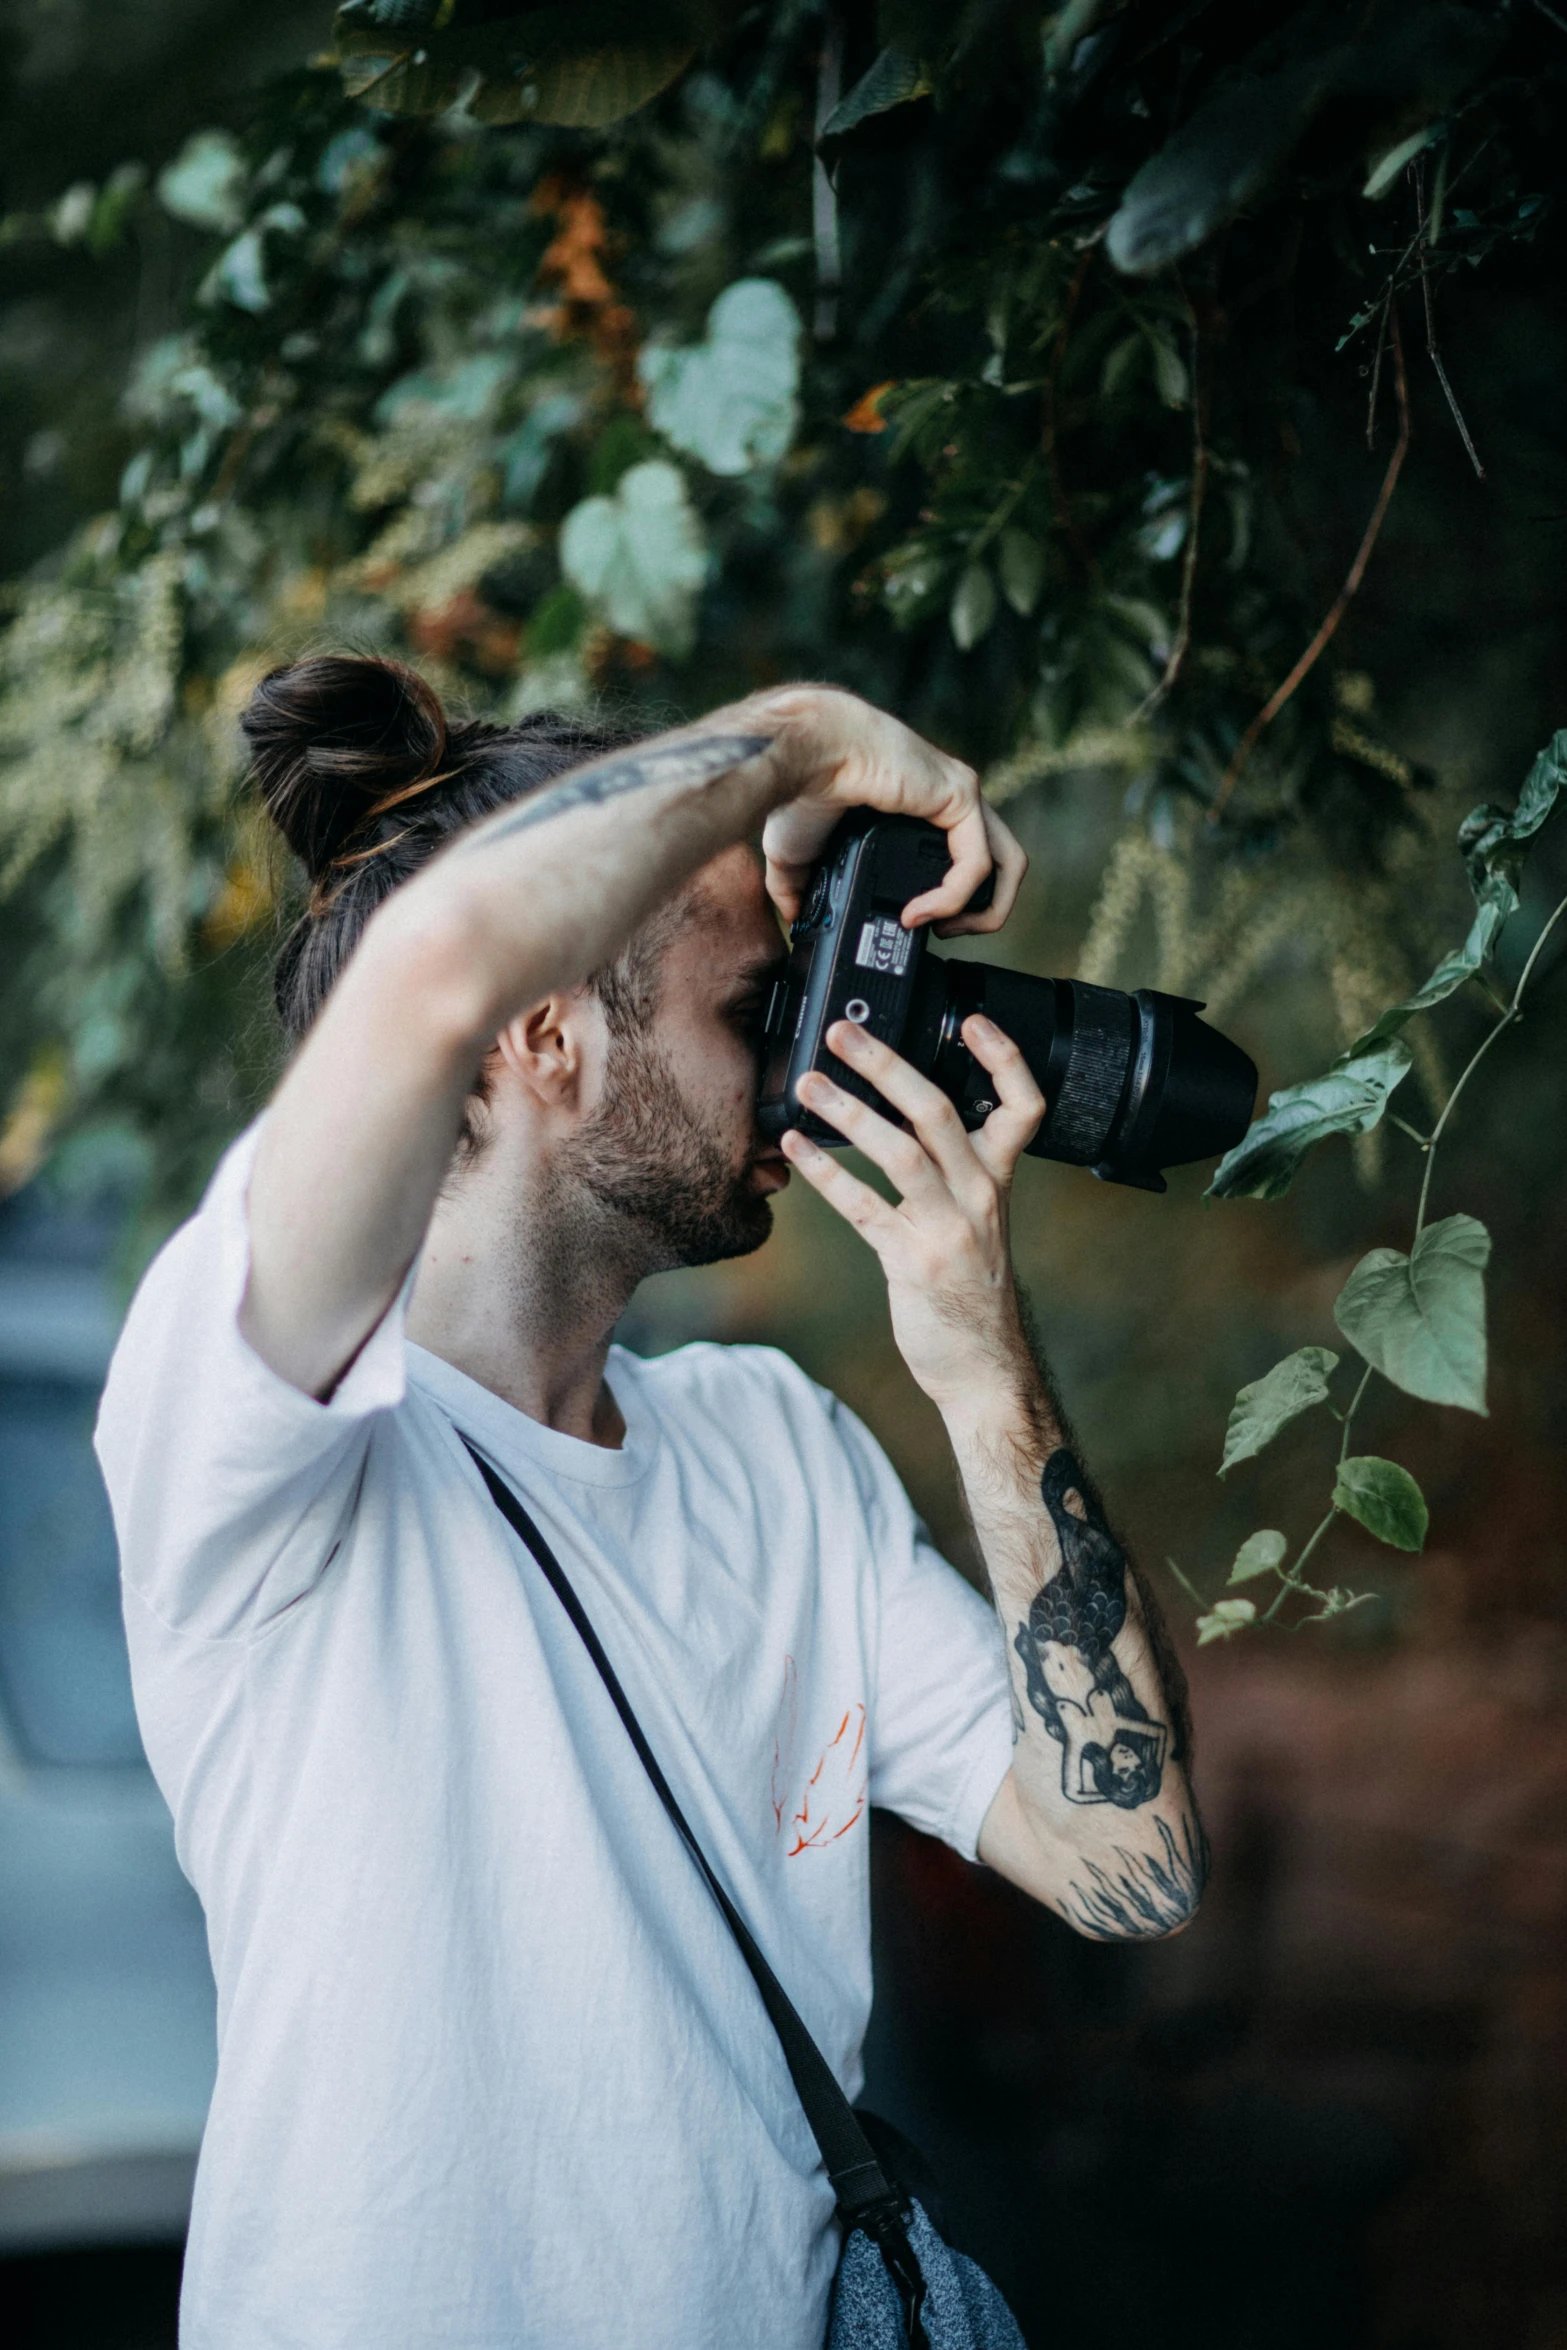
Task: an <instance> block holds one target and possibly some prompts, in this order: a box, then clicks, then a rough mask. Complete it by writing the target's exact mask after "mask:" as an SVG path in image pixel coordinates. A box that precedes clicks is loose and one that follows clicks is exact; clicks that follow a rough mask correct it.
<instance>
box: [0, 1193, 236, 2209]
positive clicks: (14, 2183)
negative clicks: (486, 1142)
mask: <svg viewBox="0 0 1567 2350" xmlns="http://www.w3.org/2000/svg"><path fill="white" fill-rule="evenodd" d="M111 1238H112V1226H111V1225H110V1224H109V1222H108V1221H107V1220H106V1219H99V1220H97V1221H94V1220H92V1219H90V1218H83V1217H76V1218H72V1217H70V1216H66V1215H63V1214H60V1213H52V1212H51V1211H50V1210H49V1209H48V1208H47V1207H46V1206H44V1205H43V1204H41V1203H39V1202H37V1201H36V1200H34V1199H30V1198H29V1197H28V1195H26V1194H23V1195H21V1196H19V1197H18V1198H17V1199H14V1200H12V1201H9V1202H7V1203H5V1205H4V1207H3V1208H0V2252H20V2251H24V2250H39V2249H43V2248H45V2247H52V2246H68V2245H74V2244H88V2243H128V2242H134V2241H155V2240H159V2239H178V2238H179V2237H180V2236H181V2235H182V2234H183V2232H184V2228H185V2222H186V2218H187V2216H188V2212H189V2206H190V2188H191V2179H192V2175H193V2172H194V2168H195V2158H196V2150H197V2146H198V2144H199V2141H200V2137H201V2130H202V2123H203V2120H204V2117H205V2113H206V2107H207V2101H208V2097H209V2095H210V2092H211V2086H212V2074H213V2064H214V2027H213V1988H212V1977H211V1972H210V1969H209V1966H208V1961H207V1946H206V1935H205V1929H204V1926H203V1921H202V1916H201V1910H200V1907H199V1904H198V1903H197V1901H196V1897H195V1895H194V1894H193V1892H192V1891H191V1888H190V1886H189V1885H188V1883H187V1882H186V1880H185V1878H184V1876H183V1875H182V1874H181V1871H180V1868H179V1865H178V1863H177V1861H176V1860H175V1857H174V1839H173V1829H172V1824H171V1822H170V1819H169V1815H168V1811H167V1809H166V1807H165V1805H164V1802H163V1799H162V1797H161V1796H160V1795H159V1793H158V1790H157V1787H156V1786H155V1785H154V1783H153V1779H152V1775H151V1773H150V1771H149V1770H148V1768H147V1764H146V1760H145V1758H144V1756H143V1754H142V1749H141V1742H140V1740H139V1738H138V1736H137V1732H136V1718H135V1714H134V1711H133V1709H132V1705H131V1688H130V1675H129V1668H128V1665H127V1660H126V1653H125V1639H124V1633H123V1630H122V1626H121V1618H120V1603H119V1590H118V1579H117V1569H116V1559H115V1548H114V1535H113V1529H112V1526H111V1524H110V1519H109V1507H108V1502H107V1499H106V1497H105V1494H104V1491H103V1486H102V1483H101V1481H100V1479H99V1475H98V1467H97V1463H96V1461H95V1459H94V1457H93V1453H92V1425H93V1416H94V1413H95V1410H96V1408H97V1400H98V1393H99V1389H100V1387H101V1386H102V1383H103V1376H104V1372H105V1370H106V1368H107V1365H108V1360H109V1354H110V1350H111V1348H112V1347H113V1344H114V1338H115V1332H116V1328H117V1325H118V1318H119V1317H118V1308H117V1304H116V1301H115V1295H114V1290H113V1286H112V1283H111V1281H110V1279H109V1276H108V1274H107V1271H106V1264H105V1260H106V1257H107V1254H108V1249H109V1245H110V1241H111Z"/></svg>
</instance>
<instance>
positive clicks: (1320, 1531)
mask: <svg viewBox="0 0 1567 2350" xmlns="http://www.w3.org/2000/svg"><path fill="white" fill-rule="evenodd" d="M1337 1516H1338V1511H1337V1510H1336V1509H1334V1510H1329V1512H1328V1514H1327V1516H1326V1517H1325V1518H1324V1519H1323V1521H1322V1523H1321V1525H1320V1526H1319V1527H1318V1528H1317V1530H1316V1532H1315V1534H1313V1535H1312V1536H1311V1538H1310V1540H1309V1541H1308V1542H1307V1543H1306V1545H1305V1547H1304V1549H1303V1550H1302V1551H1301V1554H1300V1556H1299V1558H1298V1559H1297V1560H1296V1561H1295V1564H1294V1565H1293V1566H1292V1567H1291V1568H1290V1570H1289V1572H1288V1573H1287V1574H1281V1575H1280V1577H1279V1595H1278V1597H1277V1599H1275V1601H1274V1602H1273V1605H1272V1606H1271V1607H1270V1608H1269V1609H1268V1610H1267V1612H1266V1613H1265V1614H1264V1615H1263V1617H1262V1619H1261V1620H1262V1622H1263V1623H1265V1624H1271V1623H1272V1621H1273V1619H1274V1617H1275V1616H1276V1615H1277V1614H1278V1612H1279V1610H1280V1608H1281V1607H1282V1606H1283V1605H1284V1602H1285V1601H1286V1600H1287V1599H1288V1597H1289V1595H1290V1593H1291V1592H1292V1591H1298V1590H1299V1589H1300V1587H1301V1585H1300V1571H1301V1569H1302V1567H1303V1566H1304V1565H1305V1564H1306V1561H1307V1559H1309V1558H1310V1556H1311V1554H1312V1552H1313V1551H1314V1550H1315V1549H1316V1547H1317V1544H1318V1543H1319V1542H1320V1541H1321V1540H1322V1537H1323V1536H1324V1534H1326V1532H1327V1530H1328V1528H1329V1527H1330V1526H1331V1525H1332V1523H1333V1521H1334V1519H1335V1518H1336V1517H1337Z"/></svg>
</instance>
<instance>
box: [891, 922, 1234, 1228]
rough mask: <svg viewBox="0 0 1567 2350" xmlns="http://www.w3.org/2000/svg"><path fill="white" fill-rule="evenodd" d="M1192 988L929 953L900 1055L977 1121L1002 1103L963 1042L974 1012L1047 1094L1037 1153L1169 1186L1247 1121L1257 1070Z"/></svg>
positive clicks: (1119, 1177) (1223, 1146)
mask: <svg viewBox="0 0 1567 2350" xmlns="http://www.w3.org/2000/svg"><path fill="white" fill-rule="evenodd" d="M1201 1010H1202V1006H1201V1004H1199V1003H1194V1002H1192V1001H1190V1000H1189V999H1188V998H1186V997H1184V996H1171V995H1162V994H1160V993H1159V992H1158V991H1157V990H1156V989H1154V988H1139V989H1138V991H1137V993H1136V994H1135V995H1123V994H1122V993H1121V991H1120V990H1119V989H1118V988H1113V987H1091V986H1089V985H1088V983H1087V982H1086V981H1084V980H1078V979H1036V978H1032V977H1031V976H1030V975H1029V974H1028V973H1026V972H1023V971H1005V970H1002V969H1000V968H999V967H997V966H995V965H992V964H988V963H969V962H961V963H960V962H948V961H946V960H944V959H939V958H938V957H936V956H934V955H927V956H926V957H925V960H924V962H923V964H922V966H921V969H920V973H919V977H918V981H917V983H916V989H915V999H914V1003H913V1006H912V1007H911V1017H910V1021H909V1027H908V1034H907V1041H906V1043H905V1046H904V1051H905V1053H906V1055H907V1057H908V1058H909V1059H910V1060H912V1061H913V1062H914V1064H915V1066H916V1067H917V1068H923V1069H926V1070H928V1071H929V1073H930V1075H931V1076H932V1077H933V1078H934V1079H935V1082H936V1083H937V1084H938V1085H939V1086H940V1087H941V1089H942V1091H943V1092H944V1093H946V1094H947V1095H949V1096H950V1097H951V1099H952V1101H953V1102H954V1103H955V1104H956V1105H957V1108H958V1110H959V1112H960V1114H961V1115H962V1117H963V1119H964V1123H965V1124H966V1125H969V1126H974V1125H978V1124H979V1123H980V1122H981V1121H982V1120H983V1119H984V1118H986V1117H988V1116H989V1114H990V1112H991V1110H992V1109H993V1108H994V1107H995V1101H994V1097H993V1091H992V1085H991V1080H990V1078H989V1076H988V1075H987V1073H986V1071H985V1070H984V1069H983V1068H982V1067H981V1066H980V1064H979V1063H978V1062H977V1061H976V1060H975V1058H974V1056H973V1054H972V1053H971V1052H970V1051H969V1050H968V1047H967V1046H966V1045H965V1044H964V1042H963V1039H962V1035H961V1030H962V1026H963V1022H964V1021H965V1020H966V1019H967V1018H968V1016H969V1014H970V1013H971V1012H982V1013H984V1015H985V1016H986V1018H987V1019H990V1020H993V1021H994V1022H995V1024H996V1026H997V1027H998V1028H999V1029H1001V1030H1002V1032H1003V1033H1004V1034H1005V1035H1007V1036H1009V1037H1011V1039H1012V1041H1013V1042H1014V1044H1016V1045H1017V1046H1018V1048H1019V1050H1020V1051H1021V1052H1022V1055H1023V1058H1024V1059H1025V1060H1026V1061H1027V1063H1028V1065H1029V1068H1030V1069H1031V1070H1032V1072H1033V1075H1034V1079H1035V1082H1036V1083H1037V1085H1038V1086H1039V1089H1040V1091H1041V1093H1042V1094H1043V1095H1044V1097H1045V1102H1046V1112H1045V1117H1044V1120H1043V1123H1042V1124H1041V1126H1040V1129H1039V1132H1038V1133H1037V1134H1036V1135H1035V1137H1034V1139H1033V1141H1032V1142H1031V1143H1030V1144H1029V1146H1028V1147H1029V1150H1030V1152H1031V1153H1032V1154H1033V1156H1034V1157H1036V1158H1041V1159H1058V1160H1060V1161H1062V1162H1064V1163H1065V1164H1066V1165H1068V1166H1076V1167H1091V1168H1092V1169H1093V1171H1094V1173H1095V1174H1096V1175H1098V1176H1100V1177H1102V1178H1103V1180H1104V1181H1106V1182H1109V1183H1129V1184H1135V1185H1137V1186H1138V1187H1139V1188H1140V1189H1142V1190H1145V1191H1163V1189H1164V1188H1165V1186H1164V1177H1163V1175H1162V1173H1161V1169H1163V1168H1165V1167H1178V1166H1184V1165H1185V1164H1186V1163H1187V1162H1188V1161H1189V1160H1192V1159H1205V1158H1211V1157H1215V1156H1217V1154H1218V1153H1219V1152H1221V1151H1225V1150H1228V1149H1229V1147H1230V1145H1231V1144H1232V1143H1235V1142H1238V1141H1239V1140H1240V1138H1241V1136H1242V1135H1243V1134H1244V1133H1245V1131H1246V1128H1247V1126H1248V1125H1249V1124H1250V1122H1251V1113H1252V1107H1253V1104H1254V1102H1255V1100H1256V1095H1257V1072H1256V1069H1255V1067H1254V1065H1253V1063H1252V1062H1251V1060H1250V1059H1249V1057H1248V1056H1247V1055H1246V1054H1245V1053H1243V1052H1242V1051H1241V1049H1240V1047H1239V1046H1238V1045H1236V1044H1232V1043H1231V1041H1230V1039H1229V1038H1228V1037H1227V1036H1222V1035H1220V1033H1219V1031H1218V1030H1217V1029H1215V1028H1210V1027H1209V1026H1208V1024H1207V1022H1206V1021H1205V1020H1201V1019H1199V1018H1198V1014H1199V1013H1200V1012H1201Z"/></svg>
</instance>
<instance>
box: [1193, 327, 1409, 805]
mask: <svg viewBox="0 0 1567 2350" xmlns="http://www.w3.org/2000/svg"><path fill="white" fill-rule="evenodd" d="M1388 329H1389V341H1390V342H1391V344H1392V347H1393V371H1394V372H1393V380H1394V383H1395V384H1396V386H1397V390H1398V444H1397V446H1396V447H1395V449H1394V451H1393V455H1392V460H1391V462H1390V463H1389V465H1388V469H1387V472H1386V473H1385V474H1384V475H1383V477H1382V487H1381V489H1380V490H1379V492H1378V493H1377V502H1376V504H1375V506H1373V508H1372V509H1371V520H1370V521H1369V522H1368V523H1367V524H1366V530H1365V536H1364V537H1363V538H1362V540H1361V542H1360V552H1359V553H1358V554H1357V555H1356V557H1355V560H1354V562H1353V563H1352V564H1351V565H1350V567H1349V577H1348V578H1347V579H1346V580H1345V582H1344V585H1343V586H1342V587H1341V588H1340V589H1339V592H1338V595H1337V596H1336V597H1335V599H1334V602H1333V608H1332V610H1331V611H1330V612H1329V614H1328V616H1327V618H1326V619H1325V620H1324V621H1323V623H1322V626H1321V627H1320V628H1319V629H1318V631H1317V633H1316V635H1315V636H1314V637H1313V638H1312V640H1311V642H1310V644H1309V645H1308V646H1307V647H1306V650H1305V651H1304V652H1303V653H1302V654H1301V657H1300V659H1299V660H1298V661H1297V662H1296V664H1295V666H1294V668H1293V669H1292V670H1291V671H1290V673H1289V675H1288V677H1286V679H1285V680H1284V683H1283V684H1282V685H1281V686H1280V687H1279V688H1278V690H1277V692H1276V693H1274V694H1272V695H1270V697H1269V699H1268V700H1267V701H1266V702H1264V704H1263V706H1262V708H1261V709H1260V710H1259V711H1258V713H1257V715H1256V717H1255V718H1254V719H1253V720H1252V722H1251V724H1250V725H1249V726H1248V727H1247V729H1246V731H1245V733H1244V734H1243V735H1242V736H1241V739H1240V741H1239V742H1238V743H1237V744H1236V746H1235V755H1234V757H1233V758H1232V759H1231V761H1230V763H1229V765H1228V767H1227V768H1226V769H1225V771H1224V776H1223V779H1222V781H1221V782H1220V785H1219V788H1218V790H1217V791H1216V792H1215V793H1214V796H1213V805H1212V807H1211V808H1210V809H1209V810H1208V822H1209V823H1210V824H1217V823H1218V821H1219V818H1220V817H1221V816H1222V815H1223V813H1224V809H1225V804H1226V802H1227V801H1228V799H1229V796H1230V794H1231V792H1232V791H1233V790H1234V789H1235V786H1236V784H1237V782H1238V781H1239V779H1240V772H1241V769H1242V768H1243V767H1244V766H1245V764H1246V762H1247V760H1248V759H1249V758H1250V757H1251V754H1252V752H1253V750H1254V749H1255V748H1256V745H1257V739H1258V737H1259V736H1260V735H1261V734H1262V732H1263V730H1264V728H1266V727H1269V726H1271V725H1272V724H1273V721H1274V719H1275V718H1277V716H1278V714H1279V712H1280V711H1281V710H1282V709H1283V707H1284V705H1285V703H1286V702H1287V701H1288V700H1289V699H1290V697H1291V695H1292V694H1293V693H1294V692H1295V691H1296V689H1297V687H1299V686H1300V684H1301V683H1302V681H1303V680H1304V679H1305V678H1306V677H1307V676H1308V675H1309V673H1310V672H1311V671H1312V670H1313V669H1314V668H1315V667H1316V665H1317V663H1318V661H1319V660H1320V659H1321V658H1322V655H1323V654H1324V652H1326V650H1327V647H1328V643H1329V640H1330V639H1331V638H1332V636H1333V634H1334V631H1335V630H1336V629H1337V627H1338V624H1339V622H1340V621H1341V620H1342V619H1343V617H1344V614H1345V613H1346V612H1347V611H1348V609H1349V604H1350V599H1351V597H1352V596H1353V595H1354V593H1355V591H1356V589H1357V588H1358V587H1359V585H1360V583H1361V581H1362V579H1364V577H1365V575H1366V565H1367V564H1368V563H1369V562H1370V560H1371V550H1372V548H1373V547H1374V546H1375V545H1376V543H1377V537H1378V534H1379V532H1380V531H1381V528H1382V521H1383V517H1384V516H1385V515H1386V513H1387V510H1388V506H1389V504H1390V503H1391V501H1392V496H1393V492H1394V490H1395V489H1396V488H1397V487H1398V477H1399V475H1400V473H1401V472H1402V471H1403V467H1404V459H1405V458H1406V457H1407V456H1408V454H1409V378H1408V376H1407V374H1406V372H1405V369H1404V344H1403V337H1402V336H1401V335H1400V333H1399V327H1398V311H1397V309H1396V308H1395V309H1393V310H1392V311H1390V313H1389V318H1388Z"/></svg>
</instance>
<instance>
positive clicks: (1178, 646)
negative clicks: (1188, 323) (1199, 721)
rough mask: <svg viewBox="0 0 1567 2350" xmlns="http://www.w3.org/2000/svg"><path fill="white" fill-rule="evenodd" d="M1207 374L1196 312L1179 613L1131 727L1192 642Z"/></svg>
mask: <svg viewBox="0 0 1567 2350" xmlns="http://www.w3.org/2000/svg"><path fill="white" fill-rule="evenodd" d="M1206 374H1207V371H1206V369H1205V367H1204V365H1203V346H1202V329H1201V327H1200V326H1199V325H1198V323H1197V313H1196V312H1195V310H1194V311H1193V312H1192V499H1191V511H1190V513H1189V515H1188V518H1187V523H1186V552H1185V555H1184V556H1183V558H1182V561H1181V600H1180V605H1179V607H1178V609H1177V612H1176V619H1175V638H1174V641H1173V643H1172V644H1171V646H1170V651H1169V655H1168V657H1167V659H1166V661H1165V664H1164V675H1163V676H1162V677H1161V678H1160V679H1159V681H1158V683H1157V685H1155V686H1154V687H1153V689H1152V690H1151V692H1149V693H1146V694H1145V695H1144V696H1143V698H1142V700H1141V701H1140V702H1139V703H1138V705H1137V707H1136V709H1135V710H1134V711H1133V712H1132V715H1131V717H1130V718H1129V719H1128V720H1127V722H1126V723H1127V725H1128V726H1141V724H1142V722H1143V720H1144V719H1145V718H1147V717H1149V716H1150V715H1151V714H1152V713H1153V712H1154V711H1155V710H1157V709H1158V707H1159V704H1160V703H1161V702H1162V701H1163V700H1164V698H1165V696H1166V695H1167V694H1168V693H1169V691H1170V689H1171V688H1172V686H1173V685H1174V684H1175V681H1176V679H1177V678H1178V677H1179V676H1180V674H1181V670H1182V668H1183V667H1184V665H1185V661H1186V656H1187V653H1188V652H1189V651H1190V649H1191V641H1192V595H1193V592H1194V590H1195V588H1196V585H1197V549H1198V544H1199V539H1200V534H1201V531H1202V509H1203V500H1204V499H1205V498H1206V496H1207V494H1208V432H1207V405H1208V389H1207V381H1206Z"/></svg>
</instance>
